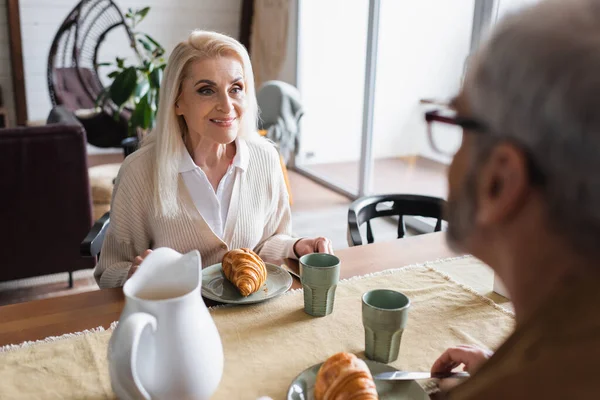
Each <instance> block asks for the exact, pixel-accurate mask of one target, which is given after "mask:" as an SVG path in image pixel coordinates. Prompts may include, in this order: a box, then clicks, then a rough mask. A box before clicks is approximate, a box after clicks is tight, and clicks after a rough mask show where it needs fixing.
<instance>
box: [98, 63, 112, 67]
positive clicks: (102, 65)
mask: <svg viewBox="0 0 600 400" xmlns="http://www.w3.org/2000/svg"><path fill="white" fill-rule="evenodd" d="M109 65H113V64H112V63H110V62H101V63H98V64H96V67H108V66H109Z"/></svg>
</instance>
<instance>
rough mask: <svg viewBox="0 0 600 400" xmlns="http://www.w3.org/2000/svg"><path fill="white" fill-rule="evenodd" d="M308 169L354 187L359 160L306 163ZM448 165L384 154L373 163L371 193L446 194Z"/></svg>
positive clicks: (356, 180)
mask: <svg viewBox="0 0 600 400" xmlns="http://www.w3.org/2000/svg"><path fill="white" fill-rule="evenodd" d="M306 168H308V169H309V170H311V171H314V172H316V173H318V174H319V175H322V176H324V177H327V178H329V179H332V180H334V181H336V182H339V183H341V184H343V185H344V186H346V187H349V188H351V189H353V190H356V188H357V187H358V175H359V170H358V162H351V163H331V164H316V165H309V166H307V167H306ZM446 169H447V167H446V166H445V165H443V164H440V163H438V162H435V161H431V160H429V159H426V158H422V157H402V158H383V159H379V160H375V162H374V163H373V178H372V191H373V194H383V193H407V194H408V193H412V194H424V195H429V196H437V197H442V198H445V197H446V194H447V184H446Z"/></svg>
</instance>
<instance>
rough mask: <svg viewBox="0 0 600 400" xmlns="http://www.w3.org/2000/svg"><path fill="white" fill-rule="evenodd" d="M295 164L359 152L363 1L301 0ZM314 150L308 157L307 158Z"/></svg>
mask: <svg viewBox="0 0 600 400" xmlns="http://www.w3.org/2000/svg"><path fill="white" fill-rule="evenodd" d="M300 5H301V8H300V43H299V53H298V57H299V63H298V64H299V65H298V68H299V86H298V88H299V89H300V92H301V94H302V99H303V102H304V107H305V116H304V117H303V123H302V143H301V148H300V154H299V162H300V163H303V162H305V163H312V162H329V161H346V160H357V159H358V158H359V156H360V137H361V127H362V107H363V89H364V75H365V61H364V56H365V51H366V39H367V35H366V32H367V15H368V0H354V1H345V0H320V1H318V2H317V1H309V0H305V1H302V2H301V3H300ZM310 153H313V154H314V157H313V158H308V157H306V155H307V154H310Z"/></svg>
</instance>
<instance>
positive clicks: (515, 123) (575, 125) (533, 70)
mask: <svg viewBox="0 0 600 400" xmlns="http://www.w3.org/2000/svg"><path fill="white" fill-rule="evenodd" d="M473 61H474V63H473V64H472V68H471V69H470V70H469V72H468V76H467V80H466V85H465V92H466V97H467V101H468V105H469V107H470V109H471V112H472V114H473V115H474V117H476V118H478V119H480V120H481V121H483V122H485V123H486V124H487V126H488V128H489V129H490V131H491V134H492V136H494V137H495V138H496V139H495V140H511V141H514V142H515V143H517V144H518V145H521V146H522V147H523V149H524V150H525V151H527V152H528V153H529V155H530V157H531V158H532V160H533V162H534V164H535V165H537V166H538V167H539V169H540V170H541V171H542V173H543V174H544V176H545V182H544V184H543V186H542V188H543V190H544V195H545V198H546V201H547V204H548V207H549V215H548V218H550V219H551V220H550V222H552V223H553V225H554V227H555V228H556V229H558V230H559V231H561V232H562V233H564V234H565V236H567V237H568V238H570V240H571V241H572V243H574V244H576V245H581V246H583V248H585V249H586V250H595V251H600V1H599V0H548V1H543V2H542V3H540V4H537V5H534V6H532V7H529V8H527V9H525V10H523V11H520V12H518V13H516V14H513V15H510V16H508V17H507V18H505V19H504V20H503V21H502V22H501V23H500V24H499V25H498V27H497V28H496V29H495V31H494V33H493V34H492V36H491V37H490V39H489V40H488V41H487V43H486V44H485V45H484V47H483V48H482V49H481V50H480V52H479V53H478V54H477V55H476V57H475V58H474V60H473ZM492 140H494V139H492ZM479 143H480V153H481V151H484V150H483V148H485V147H489V141H487V143H488V146H486V139H484V138H482V139H480V140H479ZM480 155H481V154H480Z"/></svg>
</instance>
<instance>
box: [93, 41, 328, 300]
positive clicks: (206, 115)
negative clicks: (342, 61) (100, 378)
mask: <svg viewBox="0 0 600 400" xmlns="http://www.w3.org/2000/svg"><path fill="white" fill-rule="evenodd" d="M160 94H161V97H160V104H159V109H158V114H157V124H156V129H155V130H154V131H153V132H152V133H151V134H149V135H148V138H147V140H146V141H145V142H144V143H143V145H142V147H141V148H140V149H139V150H137V151H136V152H135V153H133V154H132V155H130V156H129V157H127V159H126V160H125V162H124V163H123V166H122V167H121V170H120V172H119V176H118V177H117V181H116V184H115V190H114V196H113V201H112V208H111V221H110V226H109V229H108V231H107V233H106V237H105V240H104V245H103V247H102V251H101V257H100V261H99V263H98V265H97V267H96V270H95V272H94V275H95V277H96V280H97V282H98V284H99V286H100V287H102V288H106V287H116V286H122V285H123V284H124V283H125V281H126V280H127V279H128V277H130V276H131V275H132V274H133V273H134V272H135V270H136V269H137V268H138V266H139V265H140V264H141V262H142V260H143V258H144V257H146V256H147V255H148V254H149V253H150V252H151V251H152V250H150V249H152V248H158V247H170V248H173V249H175V250H177V251H179V252H182V253H186V252H188V251H191V250H195V249H197V250H199V251H200V254H201V256H202V264H203V266H208V265H211V264H215V263H218V262H220V261H221V258H222V257H223V255H224V254H225V252H227V251H228V250H230V249H235V248H241V247H247V248H250V249H254V251H256V252H257V253H258V254H259V255H260V256H261V257H262V258H263V259H264V260H266V261H271V262H278V261H280V260H281V259H283V258H285V257H292V258H297V257H299V256H302V255H304V254H308V253H312V252H328V253H331V252H332V249H331V242H330V241H329V240H328V239H326V238H322V237H320V238H316V239H307V238H304V239H294V238H292V237H291V236H290V234H291V213H290V207H289V201H288V194H287V190H286V186H285V182H284V178H283V173H282V171H281V166H280V163H279V156H278V154H277V150H276V149H275V147H274V146H273V145H272V144H271V143H269V142H267V141H266V140H265V139H263V138H261V137H260V136H259V135H258V133H257V130H256V122H257V114H258V107H257V104H256V94H255V89H254V77H253V74H252V66H251V64H250V58H249V57H248V53H247V52H246V50H245V48H244V47H243V46H242V45H241V44H240V43H238V42H237V41H236V40H234V39H232V38H230V37H228V36H225V35H221V34H218V33H214V32H204V31H194V32H192V34H191V35H190V37H189V38H188V40H186V41H184V42H182V43H180V44H179V45H177V47H175V49H174V50H173V52H172V54H171V56H170V58H169V61H168V64H167V68H166V70H165V77H164V80H163V84H162V86H161V91H160Z"/></svg>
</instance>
